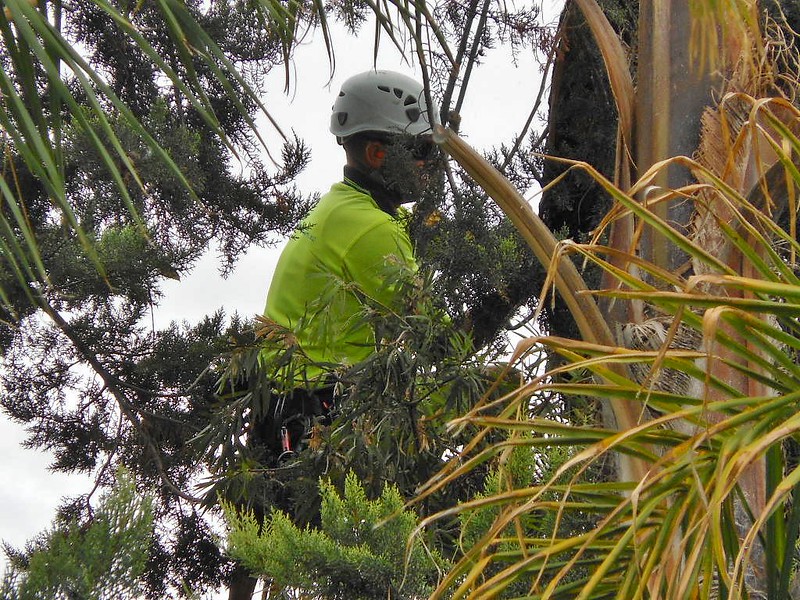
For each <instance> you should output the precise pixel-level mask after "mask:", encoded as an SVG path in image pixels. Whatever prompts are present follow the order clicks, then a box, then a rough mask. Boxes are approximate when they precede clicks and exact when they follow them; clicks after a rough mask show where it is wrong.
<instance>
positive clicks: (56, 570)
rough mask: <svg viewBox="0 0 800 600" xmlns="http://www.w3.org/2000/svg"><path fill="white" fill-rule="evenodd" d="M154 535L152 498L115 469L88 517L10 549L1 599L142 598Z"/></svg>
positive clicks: (61, 521)
mask: <svg viewBox="0 0 800 600" xmlns="http://www.w3.org/2000/svg"><path fill="white" fill-rule="evenodd" d="M152 535H153V507H152V499H151V498H149V497H143V496H141V495H140V494H139V492H138V491H137V489H136V485H135V483H134V480H133V478H132V477H131V476H130V475H128V474H127V473H126V472H125V471H120V472H119V473H118V475H117V478H116V483H115V485H114V487H113V488H111V489H110V491H109V492H108V493H107V494H105V495H104V496H103V498H101V500H100V503H99V505H98V507H97V509H96V510H95V511H93V514H92V516H91V518H89V519H87V520H84V521H76V520H65V519H56V521H55V525H54V527H53V529H52V530H50V531H48V532H45V533H43V534H42V535H40V536H39V537H38V538H37V539H35V540H34V541H32V542H30V543H29V544H28V547H27V548H26V549H25V551H22V552H16V551H11V552H10V554H11V556H12V559H13V560H12V563H11V566H10V568H9V570H8V571H7V572H6V574H5V578H4V581H3V585H2V588H0V598H2V599H3V600H45V599H47V600H72V599H75V598H80V599H81V600H126V599H131V600H133V599H135V598H139V597H141V596H140V594H141V593H142V592H143V587H142V580H141V576H142V574H143V573H144V571H145V567H146V563H147V560H148V556H149V550H150V545H151V539H152Z"/></svg>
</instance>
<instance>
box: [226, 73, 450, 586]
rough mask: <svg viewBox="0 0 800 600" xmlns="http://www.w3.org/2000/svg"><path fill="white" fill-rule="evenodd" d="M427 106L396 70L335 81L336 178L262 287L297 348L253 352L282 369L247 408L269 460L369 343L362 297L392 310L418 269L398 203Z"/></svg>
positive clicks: (409, 193)
mask: <svg viewBox="0 0 800 600" xmlns="http://www.w3.org/2000/svg"><path fill="white" fill-rule="evenodd" d="M434 113H435V111H430V110H429V105H428V102H427V101H426V98H425V93H424V88H423V86H422V85H421V84H420V83H418V82H417V81H415V80H414V79H411V78H409V77H407V76H405V75H402V74H400V73H395V72H391V71H367V72H365V73H360V74H358V75H355V76H353V77H351V78H349V79H348V80H346V81H345V82H344V83H343V84H342V88H341V91H340V92H339V95H338V97H337V98H336V101H335V103H334V106H333V114H332V115H331V125H330V131H331V133H333V134H334V135H335V136H336V139H337V141H338V142H339V144H340V145H341V146H342V147H343V148H344V151H345V156H346V164H345V166H344V177H343V180H342V181H340V182H337V183H335V184H334V185H333V186H332V187H331V189H330V191H329V192H328V193H327V194H325V195H324V196H322V198H321V199H320V200H319V202H318V204H317V205H316V206H315V207H314V209H313V210H312V211H311V212H310V214H309V215H308V217H307V218H306V219H305V220H304V221H303V223H302V224H301V225H300V227H299V228H298V229H297V231H296V232H295V234H294V235H293V237H292V238H291V239H290V240H289V242H288V244H287V246H286V248H285V249H284V250H283V253H282V254H281V256H280V259H279V260H278V264H277V266H276V269H275V273H274V276H273V279H272V282H271V284H270V288H269V293H268V295H267V303H266V308H265V316H266V317H267V319H268V320H270V321H272V322H274V323H275V324H276V325H277V326H278V327H280V328H282V329H284V330H286V331H288V332H291V335H292V337H293V338H294V341H295V342H296V347H297V349H298V350H299V352H300V354H302V356H303V359H302V360H301V361H298V364H300V365H301V366H300V368H297V369H290V370H288V371H287V370H283V371H280V369H277V370H274V369H273V367H272V366H271V364H270V363H273V364H274V363H280V362H281V360H280V356H279V355H278V353H276V352H275V351H274V349H273V348H271V347H270V348H266V349H265V350H264V352H263V353H262V357H263V358H264V362H265V363H266V364H267V372H268V373H270V372H271V373H276V371H279V372H280V374H276V376H274V377H273V379H274V380H275V381H273V382H272V383H273V384H274V385H275V387H276V388H278V389H279V393H278V394H277V395H278V401H277V402H275V403H274V405H273V406H270V407H269V409H267V410H266V411H265V412H264V413H262V414H261V415H257V414H254V415H252V420H253V428H254V429H253V431H252V436H251V440H250V442H251V444H255V445H257V446H263V447H264V448H265V449H266V450H267V455H266V460H267V462H271V461H274V460H278V461H280V457H281V456H284V455H285V454H289V453H292V452H294V451H296V450H298V448H299V445H300V444H301V442H302V440H303V438H304V436H305V435H306V433H307V432H308V429H309V420H310V419H311V418H313V417H315V416H324V415H327V413H328V411H329V410H330V408H331V407H332V405H333V392H334V388H333V385H332V381H331V378H330V376H329V375H328V374H329V373H330V371H331V370H332V369H334V368H336V367H339V366H342V365H348V366H349V365H354V364H356V363H359V362H360V361H363V360H364V359H366V358H368V357H369V356H370V354H371V353H372V352H373V351H374V348H375V332H374V331H373V328H372V326H371V325H370V324H369V323H368V322H366V321H365V320H364V318H363V317H362V311H363V309H364V304H365V303H377V304H379V305H382V306H388V307H396V304H397V301H398V294H399V290H400V287H401V285H400V281H401V279H402V274H403V273H405V274H409V273H414V272H415V271H416V269H417V263H416V260H415V258H414V253H413V249H412V244H411V241H410V239H409V235H408V231H407V221H408V219H407V218H405V217H406V215H405V214H404V212H403V211H402V209H401V204H403V203H405V202H410V201H413V200H415V199H416V198H417V196H418V194H419V192H420V190H421V187H422V185H423V180H424V167H425V165H426V164H427V163H428V162H429V161H431V159H433V158H434V156H435V154H436V146H435V144H434V143H433V141H432V140H431V138H430V134H431V131H432V127H431V122H430V116H429V115H431V114H434ZM396 308H400V307H396ZM254 508H255V510H256V513H257V514H258V513H262V511H263V508H264V507H259V506H254ZM260 516H261V517H263V514H261V515H260ZM254 585H255V580H253V579H252V578H250V577H249V576H247V575H246V574H245V573H244V572H243V570H242V569H239V570H238V572H237V573H236V574H234V577H233V580H232V582H231V588H230V596H229V598H230V599H231V600H239V599H244V598H249V597H250V595H251V594H252V590H253V588H254Z"/></svg>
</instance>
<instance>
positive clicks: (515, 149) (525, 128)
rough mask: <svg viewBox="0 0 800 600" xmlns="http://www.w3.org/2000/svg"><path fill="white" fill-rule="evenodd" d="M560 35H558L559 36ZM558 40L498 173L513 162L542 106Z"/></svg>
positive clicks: (548, 57) (551, 50)
mask: <svg viewBox="0 0 800 600" xmlns="http://www.w3.org/2000/svg"><path fill="white" fill-rule="evenodd" d="M559 35H560V34H559ZM557 43H558V40H556V42H555V43H554V44H553V47H552V48H551V49H550V54H549V55H548V56H547V62H546V63H545V66H544V72H543V73H542V81H541V83H540V84H539V92H538V93H537V94H536V100H535V102H534V103H533V108H532V109H531V112H530V114H529V115H528V120H527V121H525V125H524V126H523V128H522V131H520V133H519V135H518V136H517V139H516V140H515V141H514V146H513V147H512V148H511V150H510V151H509V153H508V154H507V155H506V159H505V161H503V165H502V166H501V167H500V172H501V173H503V172H505V170H506V168H507V167H508V165H509V164H511V161H512V160H514V155H515V154H516V153H517V152H519V149H520V147H521V146H522V140H523V139H525V134H526V133H527V132H528V129H529V128H530V126H531V123H533V118H534V117H535V116H536V113H537V112H539V107H540V106H541V105H542V97H543V96H544V91H545V90H546V89H547V85H548V74H549V73H550V68H551V67H552V66H553V63H554V62H555V56H556V44H557Z"/></svg>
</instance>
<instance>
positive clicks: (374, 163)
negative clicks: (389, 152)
mask: <svg viewBox="0 0 800 600" xmlns="http://www.w3.org/2000/svg"><path fill="white" fill-rule="evenodd" d="M385 158H386V150H384V148H383V144H382V143H381V142H378V141H370V142H367V146H366V148H364V159H365V162H366V163H367V166H368V167H369V168H370V169H378V168H380V167H381V166H382V165H383V161H384V159H385Z"/></svg>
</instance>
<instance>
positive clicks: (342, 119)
mask: <svg viewBox="0 0 800 600" xmlns="http://www.w3.org/2000/svg"><path fill="white" fill-rule="evenodd" d="M336 120H337V121H339V125H340V126H341V125H344V124H345V123H346V122H347V113H346V112H340V113H337V114H336Z"/></svg>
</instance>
